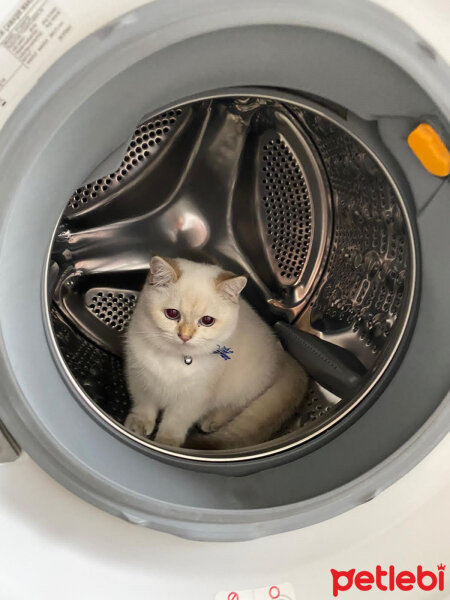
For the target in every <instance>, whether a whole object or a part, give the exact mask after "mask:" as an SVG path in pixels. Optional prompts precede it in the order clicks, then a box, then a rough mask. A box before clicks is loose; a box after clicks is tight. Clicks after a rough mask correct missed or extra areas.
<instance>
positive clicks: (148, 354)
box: [125, 256, 307, 448]
mask: <svg viewBox="0 0 450 600" xmlns="http://www.w3.org/2000/svg"><path fill="white" fill-rule="evenodd" d="M246 282H247V279H246V277H243V276H236V275H234V274H232V273H228V272H226V271H223V270H222V269H221V268H220V267H217V266H213V265H206V264H198V263H194V262H191V261H188V260H184V259H163V258H160V257H158V256H155V257H154V258H152V260H151V263H150V271H149V274H148V277H147V281H146V283H145V285H144V288H143V290H142V292H141V294H140V296H139V300H138V303H137V306H136V310H135V312H134V315H133V318H132V321H131V323H130V326H129V329H128V334H127V343H126V373H127V380H128V387H129V391H130V394H131V397H132V403H133V408H132V410H131V412H130V414H129V415H128V417H127V419H126V421H125V426H126V427H127V428H128V429H130V430H131V431H133V432H134V433H137V434H138V435H143V436H147V435H150V434H151V433H152V431H153V429H154V427H155V422H156V419H157V416H158V413H159V412H160V411H161V410H162V411H163V415H162V419H161V422H160V424H159V427H158V431H157V434H156V438H155V440H156V442H158V443H161V444H165V445H168V446H182V445H183V444H184V443H185V442H186V435H187V433H188V431H189V429H190V428H191V426H192V425H193V424H194V423H199V424H200V427H201V428H202V430H203V431H205V432H213V431H215V432H216V433H211V434H210V435H203V436H200V435H198V436H197V437H196V447H198V442H199V439H200V440H202V439H203V441H204V442H205V444H204V446H205V447H209V448H236V447H242V446H248V445H253V444H257V443H260V442H264V441H266V440H268V439H270V437H271V436H272V435H273V434H274V433H275V432H276V431H277V430H278V429H279V428H280V426H281V425H282V423H283V422H284V421H285V420H286V419H287V418H289V417H290V416H291V415H292V413H293V411H294V409H295V408H296V406H298V403H299V402H300V401H301V399H302V398H303V396H304V394H305V391H306V386H307V376H306V373H305V371H304V370H303V369H302V367H301V366H300V365H299V364H298V363H297V362H296V361H295V360H294V359H293V358H291V356H290V355H288V354H287V353H286V352H284V350H283V349H282V347H281V345H280V343H279V342H278V341H277V339H276V337H275V335H274V333H273V332H272V330H271V329H270V327H269V326H268V325H267V324H266V323H265V322H264V321H263V320H262V319H261V318H260V317H259V316H258V315H257V314H256V313H255V312H254V311H253V309H252V308H251V307H250V306H249V305H248V304H247V302H245V300H243V299H240V298H239V295H240V293H241V291H242V290H243V288H244V287H245V284H246ZM186 445H187V446H189V440H188V443H187V444H186ZM201 445H202V444H200V446H201Z"/></svg>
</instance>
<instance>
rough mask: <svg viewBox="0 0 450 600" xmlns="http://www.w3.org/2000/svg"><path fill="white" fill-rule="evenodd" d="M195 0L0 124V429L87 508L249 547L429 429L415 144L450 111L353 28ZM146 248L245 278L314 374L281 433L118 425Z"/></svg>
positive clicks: (375, 480)
mask: <svg viewBox="0 0 450 600" xmlns="http://www.w3.org/2000/svg"><path fill="white" fill-rule="evenodd" d="M192 4H193V5H194V4H195V5H196V6H197V5H198V6H197V7H198V11H199V12H198V15H199V16H198V19H196V18H194V17H193V18H192V21H189V23H190V26H189V27H187V29H186V31H184V33H183V34H181V33H180V31H179V30H178V29H177V22H176V18H175V15H174V12H173V10H171V8H170V3H168V2H166V3H162V2H155V3H154V4H153V5H149V6H147V7H144V8H142V9H139V10H138V11H136V13H135V14H134V16H130V15H129V16H128V17H126V19H128V20H126V19H125V21H123V23H122V25H124V24H126V27H119V26H117V27H112V28H110V29H108V31H107V35H106V36H105V35H104V33H102V32H99V36H98V37H94V38H90V39H88V40H86V41H85V42H83V43H81V44H80V45H79V46H77V47H76V48H75V49H74V50H73V51H72V52H71V53H69V55H68V56H66V57H64V58H63V59H62V60H61V61H60V62H59V63H58V64H57V65H56V66H55V67H53V68H52V69H51V70H50V71H49V73H48V74H47V75H46V78H44V79H43V80H42V81H41V82H40V83H39V84H38V85H37V86H36V87H35V88H34V90H33V91H32V93H31V94H30V96H29V97H28V98H27V99H26V100H25V101H24V102H23V103H22V104H21V105H20V106H19V109H18V110H17V111H16V112H15V114H14V115H13V117H12V118H11V119H10V120H9V122H8V123H7V125H6V127H5V129H4V131H3V135H4V136H5V140H6V142H5V145H4V147H5V151H4V152H3V154H2V156H1V164H0V169H1V172H2V176H3V181H4V185H3V188H4V189H3V194H4V198H5V202H4V205H5V206H4V227H3V233H2V246H1V254H0V269H1V277H2V295H1V307H0V309H1V310H0V318H1V328H2V336H3V346H2V355H3V358H2V361H3V362H2V369H3V371H2V377H1V383H2V387H3V388H4V392H3V393H4V397H3V399H2V413H1V414H2V418H3V420H4V422H5V423H6V426H7V428H8V430H9V431H10V433H11V434H12V435H13V437H15V438H16V439H17V441H18V442H19V443H20V445H22V446H23V447H24V448H25V449H26V450H27V451H28V452H29V453H30V454H31V456H32V457H33V458H34V459H35V460H37V461H38V462H39V463H40V464H42V465H43V466H44V468H46V469H47V470H48V471H49V472H50V473H51V474H52V475H54V476H55V477H56V478H57V479H58V480H59V481H61V482H62V483H64V484H65V485H66V486H68V487H70V489H72V490H74V491H76V492H77V493H78V494H80V495H81V496H82V497H84V498H86V499H88V500H89V501H91V502H93V503H95V504H97V505H99V506H101V507H102V508H105V509H106V510H109V511H110V512H113V513H115V514H120V515H121V516H123V517H125V518H127V519H128V520H130V521H133V522H136V523H141V524H145V525H149V526H152V527H156V528H160V529H164V530H167V531H171V532H175V533H179V534H181V535H185V536H188V537H192V538H202V539H244V538H248V537H254V536H257V535H263V534H266V533H271V532H276V531H282V530H286V529H289V528H293V527H299V526H301V525H304V524H309V523H312V522H315V521H317V520H320V519H323V518H326V517H329V516H330V515H332V514H335V513H336V512H339V511H341V510H344V509H346V508H349V507H351V506H354V505H355V504H357V503H359V502H361V501H364V500H367V499H369V498H370V497H373V495H375V494H376V493H377V492H378V491H379V490H380V489H382V488H383V487H385V486H386V485H388V484H389V483H390V482H391V481H393V480H394V479H395V478H396V477H398V476H400V474H402V473H403V472H405V470H406V469H408V468H409V467H410V466H411V465H413V464H414V463H415V462H417V460H419V458H420V457H421V456H423V455H424V453H425V452H426V451H428V450H429V448H431V447H432V445H433V444H434V443H436V441H437V440H438V439H439V436H440V435H442V434H443V432H444V431H445V430H446V425H447V423H448V421H447V420H446V418H445V414H444V408H443V406H444V405H443V403H442V401H443V398H444V395H445V393H446V390H447V388H448V378H449V369H448V365H447V362H448V354H449V353H448V352H446V351H445V348H446V347H447V348H448V339H449V335H448V334H449V333H450V332H448V328H449V323H448V319H447V318H445V314H446V308H445V305H446V297H448V290H447V289H446V288H447V286H448V278H447V279H446V278H445V277H443V273H444V272H445V270H446V256H448V235H447V233H446V231H445V215H446V213H445V211H447V219H448V204H447V205H446V203H445V200H446V196H448V186H447V184H446V183H445V181H444V179H443V178H440V177H436V176H434V175H431V174H429V173H428V172H427V171H426V170H425V169H424V167H423V166H422V164H421V163H420V162H419V161H418V160H417V158H416V157H414V156H413V154H412V152H411V150H410V149H409V148H408V146H407V143H406V136H407V134H408V133H409V132H411V131H412V130H413V129H414V128H415V127H416V126H417V125H418V124H419V123H420V122H421V121H422V120H426V121H427V122H428V123H432V124H433V127H434V128H435V130H436V131H438V132H440V133H441V136H442V137H443V139H445V125H446V123H447V121H446V119H445V114H444V112H443V107H442V104H441V103H440V100H441V99H442V98H443V95H442V94H443V90H442V89H440V88H439V85H438V83H436V86H435V87H434V88H433V86H432V82H431V81H429V88H428V89H426V90H424V89H423V88H422V86H421V85H420V81H417V77H416V78H415V79H416V80H415V79H414V77H413V76H412V75H408V74H407V73H406V68H405V65H402V68H400V67H399V66H398V65H397V64H395V62H393V61H392V60H389V59H388V58H387V57H386V56H382V55H381V54H380V53H379V52H377V51H375V50H374V49H373V48H370V47H369V45H363V44H361V43H360V42H359V41H358V40H357V39H356V38H357V35H356V32H355V35H354V37H353V39H352V36H350V37H349V36H348V35H346V36H344V35H339V34H337V33H331V32H330V31H328V30H327V29H326V27H325V26H324V25H323V24H322V25H321V26H320V27H319V25H317V27H316V28H309V27H305V26H304V24H302V25H301V24H295V21H296V19H297V18H299V17H300V14H299V12H298V6H297V3H295V2H293V3H291V4H290V3H286V5H285V6H284V7H283V9H282V10H281V11H280V10H279V9H277V14H276V15H275V14H274V11H273V8H272V7H271V6H270V4H271V3H265V2H259V5H258V6H259V13H258V14H259V16H260V17H261V18H263V17H264V18H263V20H264V23H257V24H255V23H253V24H249V23H247V22H246V19H247V18H248V16H246V13H245V11H243V10H242V9H241V8H240V7H239V6H238V5H237V4H236V5H235V4H234V3H231V4H230V7H229V9H227V10H226V11H225V13H224V14H225V17H224V15H223V14H222V16H220V15H219V13H217V14H209V17H208V19H206V21H205V20H203V21H202V20H201V19H200V15H201V14H203V12H202V11H205V10H206V8H205V7H204V6H203V5H202V3H200V2H192ZM351 4H352V3H351V2H349V4H348V7H347V8H348V9H349V10H350V9H352V10H354V8H355V7H354V6H351ZM306 9H308V11H309V13H308V14H309V15H310V18H311V19H314V18H315V19H318V18H319V13H318V12H317V9H316V8H314V6H312V5H311V6H309V5H308V3H305V5H304V7H303V10H306ZM329 10H330V16H331V17H332V16H333V14H334V11H335V9H334V7H332V6H330V7H329ZM371 10H372V9H371ZM373 10H374V11H377V10H378V9H375V7H373ZM213 12H214V11H213ZM377 14H378V13H377ZM381 14H382V15H383V16H384V17H386V15H384V13H381ZM137 15H138V16H139V18H136V16H137ZM157 15H158V16H159V17H160V19H159V20H158V19H156V20H155V17H156V16H157ZM335 16H336V15H335ZM354 16H355V15H353V17H354ZM357 16H358V18H360V19H362V20H363V21H362V22H364V23H367V21H366V19H367V15H366V14H365V13H364V11H363V13H361V14H360V13H358V12H357ZM162 17H165V20H166V21H165V22H166V27H165V29H164V33H163V30H162V29H161V30H160V29H159V26H158V25H157V23H160V22H162V21H161V18H162ZM219 17H220V18H219ZM331 17H330V18H331ZM336 17H337V16H336ZM223 19H225V22H224V20H223ZM331 20H332V19H331ZM228 21H229V22H228ZM268 23H269V24H268ZM119 24H120V22H119ZM369 29H370V27H369ZM155 31H159V34H160V35H159V38H158V39H159V42H158V47H156V46H155V42H154V39H153V37H152V34H153V33H154V32H155ZM402 31H403V30H402ZM281 33H282V35H281ZM404 34H405V35H404V37H402V36H401V35H400V36H399V41H398V44H399V45H400V46H401V45H402V44H403V45H405V44H406V45H408V44H411V43H412V42H411V40H410V36H411V32H410V31H409V30H407V29H405V31H404ZM374 35H375V34H374ZM379 35H380V34H379V33H377V35H375V37H374V40H376V39H377V36H378V42H381V41H382V40H380V39H379ZM102 36H104V37H102ZM177 36H178V37H177ZM143 40H144V42H143ZM150 40H153V41H150ZM373 44H375V42H373ZM262 48H266V49H267V48H271V49H272V54H271V55H270V57H268V56H267V54H265V55H264V54H263V53H261V52H260V50H261V49H262ZM293 48H295V49H296V53H297V54H298V56H301V57H302V59H301V60H300V61H298V59H297V58H296V57H295V56H293ZM93 49H95V52H93ZM422 54H423V56H422V55H421V58H420V61H419V62H420V64H421V65H422V63H423V61H424V60H425V54H426V53H423V52H422ZM427 56H428V55H427ZM118 57H120V60H118ZM224 57H225V58H226V60H224ZM312 57H314V60H313V58H312ZM428 58H429V57H428ZM435 60H437V58H436V57H435ZM319 63H320V64H319ZM230 65H232V67H230ZM440 68H443V65H440ZM337 72H339V76H337ZM356 73H357V74H358V78H355V77H352V74H353V75H354V74H356ZM422 74H423V70H422ZM356 79H357V80H356ZM375 90H377V92H378V93H375ZM380 90H381V92H382V93H379V92H380ZM432 92H433V93H432ZM143 115H145V116H143ZM425 115H426V119H425ZM446 190H447V191H446ZM447 199H448V198H447ZM419 242H420V243H419ZM152 254H161V255H163V256H168V257H185V258H189V259H192V260H196V261H202V262H210V263H214V264H219V265H221V266H222V267H224V268H226V269H228V270H231V271H233V272H236V273H242V272H245V273H246V274H247V275H248V277H249V283H248V285H247V288H246V292H245V295H246V298H247V300H248V301H249V302H250V303H251V304H252V305H253V306H254V308H255V309H256V310H257V311H258V312H259V314H260V315H261V317H262V318H263V319H265V320H266V321H267V322H268V323H269V324H270V325H271V326H273V327H274V329H275V330H276V332H277V334H278V336H279V338H280V340H281V342H282V344H283V345H284V347H285V349H286V350H287V351H288V352H290V353H291V355H292V356H293V357H294V358H295V359H296V360H298V362H299V363H300V364H302V365H303V367H304V368H305V369H306V370H307V371H308V373H309V375H310V384H309V388H308V391H307V394H306V396H305V397H304V398H303V399H299V402H298V406H297V409H296V411H295V414H294V415H293V416H292V418H291V419H290V420H289V421H288V422H287V423H284V424H283V427H282V428H281V429H280V430H279V431H278V432H277V433H276V434H275V435H274V436H273V439H271V440H269V441H266V442H265V443H263V444H260V445H256V446H248V447H242V448H235V449H232V450H220V451H218V450H217V451H211V450H210V451H206V450H204V451H201V450H193V449H190V448H188V447H184V448H171V447H166V446H162V445H159V444H157V443H156V442H155V441H154V440H152V439H150V438H144V437H139V436H137V435H135V434H133V433H132V432H130V431H129V430H127V429H126V428H125V427H124V425H123V424H124V421H125V418H126V416H127V414H128V412H129V410H130V397H129V393H128V390H127V385H126V381H125V377H124V369H123V348H124V336H125V334H126V330H127V326H128V324H129V322H130V319H131V316H132V314H133V310H134V307H135V305H136V301H137V298H138V296H139V293H140V290H141V288H142V285H143V283H144V281H145V277H146V273H147V271H148V265H149V260H150V256H151V255H152ZM422 281H423V282H424V283H423V284H422V286H421V282H422ZM419 300H420V302H419ZM412 440H415V441H416V443H413V442H412Z"/></svg>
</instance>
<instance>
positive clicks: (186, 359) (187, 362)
mask: <svg viewBox="0 0 450 600" xmlns="http://www.w3.org/2000/svg"><path fill="white" fill-rule="evenodd" d="M184 364H185V365H190V364H192V356H185V357H184Z"/></svg>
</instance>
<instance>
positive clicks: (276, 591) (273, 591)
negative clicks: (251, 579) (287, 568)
mask: <svg viewBox="0 0 450 600" xmlns="http://www.w3.org/2000/svg"><path fill="white" fill-rule="evenodd" d="M280 593H281V592H280V588H279V587H277V586H276V585H273V586H272V587H271V588H270V590H269V596H270V597H271V598H272V600H276V598H279V597H280Z"/></svg>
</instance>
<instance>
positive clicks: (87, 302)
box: [48, 96, 415, 461]
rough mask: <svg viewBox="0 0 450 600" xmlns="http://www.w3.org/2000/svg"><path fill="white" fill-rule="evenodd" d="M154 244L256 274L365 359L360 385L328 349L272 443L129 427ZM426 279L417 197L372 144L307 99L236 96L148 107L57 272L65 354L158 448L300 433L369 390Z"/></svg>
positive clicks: (60, 247) (75, 199)
mask: <svg viewBox="0 0 450 600" xmlns="http://www.w3.org/2000/svg"><path fill="white" fill-rule="evenodd" d="M99 171H101V166H100V167H99V169H98V170H97V172H99ZM151 253H160V254H163V255H166V256H172V257H176V256H183V257H187V258H191V259H193V260H201V261H207V262H212V263H218V264H220V265H222V266H223V267H224V268H226V269H230V270H232V271H234V272H246V273H248V275H249V285H248V288H247V290H246V295H247V298H248V300H249V301H250V302H251V303H252V304H253V305H254V306H255V307H256V308H257V310H259V312H260V314H261V315H262V316H263V317H264V318H265V319H266V320H267V321H268V322H269V323H271V324H274V323H275V322H277V321H284V322H287V323H290V324H291V326H292V327H294V328H296V329H297V330H300V331H303V332H305V335H308V336H313V337H312V338H311V339H312V340H319V341H320V342H324V343H326V342H328V343H329V345H328V346H327V348H331V349H332V350H331V351H332V352H334V350H336V351H339V349H342V351H343V352H345V353H347V355H348V356H350V357H353V358H354V360H355V363H357V364H359V365H361V367H362V369H361V370H360V372H359V376H358V380H357V385H356V386H354V387H353V388H352V390H351V393H348V394H340V393H336V390H334V389H332V387H331V388H330V386H326V385H323V383H324V382H323V381H321V377H320V373H321V368H322V366H325V361H326V356H325V357H324V356H322V355H321V353H320V352H319V353H318V354H317V356H315V355H311V354H310V355H309V359H308V360H309V361H310V362H311V360H312V361H313V362H314V361H315V362H316V363H317V364H316V365H315V366H314V365H313V367H312V370H313V373H312V374H313V375H315V377H314V379H312V382H311V386H310V390H309V392H308V396H307V398H306V399H304V401H303V402H299V406H298V411H297V414H296V416H295V418H294V419H292V420H291V422H289V423H288V424H286V426H285V427H284V428H283V430H282V431H280V432H279V434H278V435H277V436H276V438H275V439H274V440H272V441H270V442H267V443H266V444H262V445H260V446H259V447H254V448H246V449H245V450H244V449H243V450H236V451H233V452H210V453H209V454H206V453H199V452H198V451H190V450H189V449H179V450H175V449H174V450H170V449H165V448H161V447H158V445H157V444H155V443H154V442H153V441H151V440H148V439H141V438H136V437H135V436H133V435H132V434H131V433H130V432H127V431H126V430H125V429H124V428H123V427H122V426H121V424H122V423H123V421H124V419H125V417H126V415H127V413H128V410H129V407H130V399H129V396H128V393H127V388H126V383H125V380H124V375H123V368H122V358H121V356H122V349H123V337H124V333H125V332H126V328H127V325H128V323H129V321H130V318H131V315H132V313H133V309H134V307H135V304H136V299H137V297H138V294H139V290H140V288H141V286H142V284H143V281H144V278H145V275H146V270H147V268H148V263H149V258H150V256H151ZM414 278H415V257H414V252H413V242H412V235H411V228H410V224H409V222H408V218H407V215H406V211H405V209H404V204H403V200H402V198H401V197H400V195H399V192H398V191H397V189H396V188H395V186H394V184H393V183H392V180H391V179H390V177H389V174H388V172H387V170H386V168H385V167H384V166H383V164H381V162H380V161H379V159H378V158H377V157H376V156H375V155H374V154H373V153H372V152H371V150H370V149H369V148H367V147H365V146H363V144H362V143H361V142H359V141H358V140H357V139H356V138H355V137H354V135H353V134H352V133H350V131H349V130H346V129H344V128H343V127H342V126H341V125H338V124H337V123H336V122H333V120H332V119H330V117H329V115H325V114H323V113H321V112H320V110H317V109H314V110H313V109H311V108H310V107H306V106H305V105H302V104H301V101H299V102H298V103H293V102H285V101H282V100H278V99H275V98H271V97H269V96H267V97H243V96H234V97H233V96H222V97H215V98H209V99H208V98H206V99H202V100H198V101H195V102H191V103H187V104H183V105H179V106H175V107H173V108H169V109H167V110H165V111H164V112H162V113H161V114H159V115H156V116H152V117H151V118H146V119H145V120H144V121H143V122H142V123H141V124H140V125H139V126H138V128H137V129H136V131H135V132H134V134H133V136H132V138H131V140H130V142H129V146H128V150H127V152H126V155H125V157H123V160H122V162H121V164H120V166H119V168H118V169H117V170H115V171H114V172H113V173H109V174H105V175H103V176H102V177H100V178H96V179H95V180H93V181H89V183H86V184H85V185H82V186H81V187H79V188H78V189H77V190H76V191H75V192H74V194H73V195H72V197H71V198H70V200H69V202H68V204H67V207H66V209H65V211H64V213H63V214H62V216H61V220H60V222H59V225H58V227H57V230H56V233H55V236H54V239H53V241H52V249H51V259H50V264H49V277H48V281H49V286H50V289H49V297H50V298H51V320H52V325H53V333H54V338H55V340H56V344H57V347H58V352H59V357H60V359H61V361H62V363H63V365H64V368H65V369H66V370H68V372H69V374H70V376H71V378H72V382H73V383H74V385H75V386H76V387H77V389H78V391H79V393H80V395H81V397H82V398H83V401H84V402H86V404H87V406H88V407H89V410H93V411H94V412H95V413H96V414H97V416H99V417H100V418H101V419H102V420H104V421H106V422H108V424H109V425H110V426H111V425H112V426H113V427H114V428H115V430H116V431H118V432H120V433H122V434H123V435H124V436H127V437H129V438H134V440H135V441H137V442H138V443H139V444H140V446H141V447H142V449H144V448H152V449H156V450H157V451H158V452H163V453H166V454H170V453H173V454H176V455H177V456H183V457H185V458H186V459H190V460H198V459H202V460H210V461H215V460H217V461H226V460H241V459H245V458H253V457H255V456H262V455H267V454H270V453H274V452H279V451H281V450H283V449H286V448H288V447H292V446H294V445H299V444H301V443H302V442H304V441H305V440H308V439H311V438H312V437H314V436H318V435H319V434H320V433H321V432H323V431H324V430H326V429H328V428H329V427H330V426H331V425H333V424H334V423H336V422H337V421H339V420H341V419H343V418H344V417H345V416H346V415H347V414H348V413H349V412H350V411H351V410H352V408H354V407H355V406H356V405H357V404H359V403H360V402H361V401H362V400H363V398H364V397H365V395H366V394H367V393H368V391H369V390H370V389H372V388H373V387H374V385H375V384H376V383H377V381H378V380H379V379H380V377H381V375H382V374H383V372H384V371H385V370H386V367H387V366H388V364H389V362H390V361H391V359H392V357H393V355H394V353H395V351H396V348H397V346H398V344H399V342H400V339H401V337H402V335H403V332H404V329H405V325H406V321H407V319H408V315H409V311H410V307H411V301H412V290H413V286H414ZM324 347H325V346H324ZM333 349H334V350H333ZM294 355H295V353H294ZM305 366H307V365H305ZM310 372H311V371H310ZM316 375H317V376H316ZM327 387H328V389H326V388H327Z"/></svg>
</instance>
